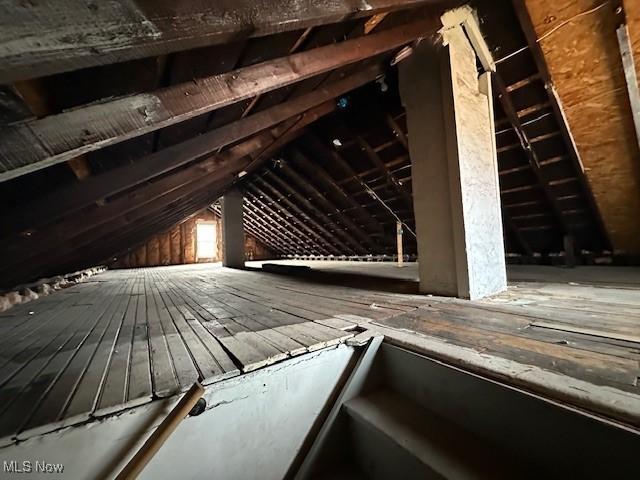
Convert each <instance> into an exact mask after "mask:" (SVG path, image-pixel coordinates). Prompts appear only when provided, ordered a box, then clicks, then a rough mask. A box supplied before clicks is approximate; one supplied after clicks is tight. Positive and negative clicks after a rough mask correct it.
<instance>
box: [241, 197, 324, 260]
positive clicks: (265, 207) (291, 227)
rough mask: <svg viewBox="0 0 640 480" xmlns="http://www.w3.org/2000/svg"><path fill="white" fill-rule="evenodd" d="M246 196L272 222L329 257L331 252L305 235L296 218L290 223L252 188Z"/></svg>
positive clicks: (307, 234)
mask: <svg viewBox="0 0 640 480" xmlns="http://www.w3.org/2000/svg"><path fill="white" fill-rule="evenodd" d="M245 195H246V198H247V199H249V200H250V201H252V202H253V203H254V204H256V205H257V206H258V208H259V209H260V211H261V212H262V213H263V214H265V215H267V214H268V215H269V217H270V218H271V220H273V221H275V222H278V223H280V224H281V225H282V226H283V227H284V228H285V230H286V231H287V232H288V233H289V234H290V235H293V234H296V235H297V236H298V237H299V241H300V243H302V244H304V245H307V246H310V247H312V248H314V249H316V250H317V251H319V252H321V253H322V254H324V255H329V250H327V249H326V247H324V246H323V245H322V244H321V243H318V240H317V239H314V238H312V236H310V235H309V233H305V232H303V231H302V230H301V229H300V228H298V226H297V224H300V223H299V222H296V221H295V217H291V218H294V220H293V221H290V220H289V219H288V218H287V217H285V216H283V215H281V214H280V212H278V210H276V209H275V208H272V207H271V206H270V205H269V204H267V203H266V202H264V201H262V199H260V197H259V196H258V195H255V194H254V193H253V192H252V191H251V188H250V186H249V189H247V190H246V191H245ZM300 225H302V224H300Z"/></svg>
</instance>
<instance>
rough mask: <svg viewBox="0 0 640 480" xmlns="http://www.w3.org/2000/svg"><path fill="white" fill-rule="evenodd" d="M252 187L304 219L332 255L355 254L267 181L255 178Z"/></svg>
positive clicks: (258, 177)
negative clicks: (326, 245)
mask: <svg viewBox="0 0 640 480" xmlns="http://www.w3.org/2000/svg"><path fill="white" fill-rule="evenodd" d="M253 185H254V187H256V188H258V191H259V192H262V193H263V194H264V195H265V196H268V195H269V193H270V194H271V195H272V196H270V197H269V198H271V199H272V200H273V201H274V202H280V203H282V204H284V205H286V206H287V207H288V208H289V209H290V210H291V211H292V212H293V213H294V214H295V215H297V216H299V217H300V218H304V219H306V220H307V221H308V222H309V223H310V224H311V225H312V226H313V227H314V228H315V229H316V231H317V232H319V234H320V235H321V237H322V238H324V240H325V242H327V243H328V244H330V245H332V249H333V250H334V253H337V254H341V255H343V254H347V253H351V254H352V253H355V252H354V251H353V250H352V249H351V247H349V245H347V244H346V243H344V242H342V240H340V239H339V238H338V237H337V236H336V235H333V234H332V233H331V232H330V231H329V230H327V229H326V228H325V226H324V225H322V224H321V223H320V222H319V221H318V220H316V218H314V217H313V216H312V215H310V214H308V213H306V212H304V211H303V210H302V209H301V208H300V207H299V206H298V205H296V204H295V203H293V202H292V201H291V200H289V198H288V197H287V196H285V195H284V194H283V193H282V192H280V191H279V190H278V189H276V188H275V187H273V186H272V185H271V184H270V183H269V182H268V181H267V180H265V178H264V177H262V176H256V177H255V178H254V179H253ZM258 185H260V186H261V187H262V188H260V187H258Z"/></svg>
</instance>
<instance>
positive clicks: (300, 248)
mask: <svg viewBox="0 0 640 480" xmlns="http://www.w3.org/2000/svg"><path fill="white" fill-rule="evenodd" d="M138 3H139V4H146V3H149V6H150V5H151V3H152V2H138ZM177 3H178V4H179V6H180V8H182V6H183V4H184V10H181V9H180V8H178V7H176V10H175V11H173V13H172V14H173V15H174V16H176V15H177V16H178V17H180V15H185V16H186V15H189V14H191V13H193V12H190V11H189V8H188V5H192V4H191V3H190V2H177ZM221 3H225V2H221ZM249 3H250V2H249ZM249 3H247V2H239V3H238V5H235V6H234V8H236V9H238V11H246V12H249V11H250V10H251V9H250V8H249ZM267 3H268V2H267ZM297 3H299V2H297ZM302 3H304V4H305V5H303V6H301V7H300V10H299V11H298V13H297V15H298V16H297V17H296V18H297V19H298V21H297V23H296V22H292V23H289V24H287V22H286V19H285V18H283V19H276V18H275V17H276V12H268V10H264V11H265V12H268V13H266V14H265V15H263V16H262V17H261V18H260V19H259V21H258V20H256V19H252V20H251V21H254V22H257V23H256V24H254V29H253V30H250V29H247V28H246V24H245V23H242V22H241V21H240V20H238V19H235V20H234V19H233V18H230V19H228V22H229V23H228V24H227V23H224V22H222V20H221V22H222V23H221V24H215V25H208V27H207V28H209V29H210V30H211V31H207V32H205V31H204V30H202V31H200V30H198V28H200V26H198V28H195V27H194V28H187V27H186V26H185V25H183V24H181V23H179V22H178V23H176V24H173V25H168V24H163V23H159V24H158V25H161V27H162V28H165V29H167V31H166V32H164V34H163V35H164V37H162V38H164V39H165V40H166V41H157V42H156V41H154V40H149V38H150V37H148V36H145V35H142V34H140V36H135V35H133V36H132V37H131V38H129V42H128V43H127V44H126V45H122V46H120V47H119V48H116V46H114V45H111V44H110V43H109V41H108V39H97V40H96V42H98V43H99V45H93V46H91V45H84V46H83V48H80V47H78V48H73V47H69V49H68V50H66V51H65V52H64V53H62V54H60V53H59V52H58V55H60V56H61V57H62V59H61V60H60V61H57V60H55V59H54V58H53V56H54V53H50V54H48V53H47V54H45V53H42V52H44V51H45V50H46V48H45V47H44V46H43V47H42V49H41V50H42V52H41V53H39V54H38V53H37V51H36V50H37V49H32V50H30V51H29V52H30V53H23V54H20V55H18V54H16V55H13V56H12V55H9V54H8V55H7V59H6V60H7V62H8V63H6V65H5V66H3V67H2V69H3V72H2V76H1V77H0V81H1V82H2V83H3V85H2V86H1V87H0V88H1V89H2V90H0V94H1V95H0V100H1V101H0V107H1V108H0V122H2V130H1V131H0V142H1V144H2V147H1V148H2V152H1V154H0V180H1V181H2V183H0V203H1V205H2V207H1V208H2V211H1V212H0V215H1V216H2V224H3V235H2V238H1V239H0V248H1V253H0V287H3V288H8V287H10V286H14V285H17V284H20V283H24V282H28V281H31V280H34V279H36V278H39V277H43V276H50V275H55V274H59V273H64V272H70V271H74V270H78V269H81V268H84V267H89V266H93V265H96V264H104V263H109V262H111V261H113V259H114V258H117V257H118V256H120V255H123V254H125V253H126V252H129V251H131V250H132V249H134V248H136V246H138V245H140V244H142V243H144V242H145V241H146V240H147V239H148V238H149V237H150V236H152V235H155V234H158V233H160V232H164V231H167V230H169V229H171V228H172V227H174V226H175V225H177V224H179V223H181V222H183V221H184V220H185V219H187V218H189V217H191V216H193V215H194V214H196V213H197V212H200V211H202V210H203V209H207V208H210V209H212V210H213V211H218V209H219V207H218V206H217V204H216V203H215V202H216V200H217V199H218V198H219V197H220V196H221V195H222V194H223V193H224V192H225V191H227V190H228V189H230V188H231V187H234V186H240V187H241V188H242V189H243V190H244V192H245V205H244V213H245V220H244V222H245V229H246V230H247V231H248V232H249V233H250V234H252V235H253V236H254V237H255V238H256V239H258V240H259V241H261V242H262V243H263V244H264V245H265V246H266V247H268V248H269V249H270V250H271V251H273V252H275V253H277V254H279V255H282V256H287V255H321V256H331V255H333V256H367V255H388V256H393V255H394V254H395V252H396V232H397V224H398V223H400V225H401V226H402V229H403V231H404V253H405V254H408V255H412V256H413V255H415V254H416V250H417V249H416V242H415V219H414V213H413V201H412V192H414V191H417V190H418V189H419V188H420V185H413V184H412V176H411V161H410V158H409V151H408V143H409V142H410V141H411V138H410V133H409V132H408V131H407V126H406V118H405V112H404V108H403V106H402V102H401V100H400V96H399V92H398V79H397V75H398V74H397V66H396V65H395V63H396V62H398V61H401V60H402V58H403V56H404V55H406V54H409V53H410V48H411V46H412V45H413V44H414V43H415V42H417V41H429V42H432V41H438V40H437V37H438V35H437V30H438V28H439V25H440V24H439V16H440V14H441V13H442V12H443V11H444V9H445V8H449V7H452V6H457V5H458V4H460V3H461V2H436V1H427V0H423V1H418V0H416V1H412V2H396V1H390V0H388V1H374V2H369V3H370V4H371V5H370V7H371V10H369V11H355V12H354V11H353V10H349V9H347V10H344V8H346V7H342V8H343V9H342V10H341V9H340V8H341V7H340V5H344V4H345V3H349V2H302ZM314 3H319V4H324V3H326V4H327V5H324V6H323V7H324V9H323V8H321V5H315V6H314V5H312V4H314ZM515 3H518V2H515ZM245 4H246V5H245ZM307 4H308V5H307ZM474 6H476V7H477V9H478V15H479V19H480V24H481V28H482V31H483V34H484V36H485V39H486V41H487V43H488V45H489V47H490V49H491V53H492V55H493V56H494V59H502V58H504V57H507V58H504V60H503V61H499V62H498V63H497V72H496V75H495V76H494V77H493V90H494V110H495V125H496V132H495V136H496V146H497V152H498V171H499V178H500V189H501V200H502V212H503V222H504V227H505V234H506V235H505V237H506V246H507V252H508V253H510V254H517V255H521V256H526V257H531V256H533V255H537V254H540V255H549V254H554V253H558V252H560V251H562V250H563V248H564V246H565V244H564V242H565V239H566V238H567V237H570V238H572V239H573V240H574V241H575V243H576V246H577V249H578V250H579V251H580V250H584V251H585V252H602V251H605V250H608V249H610V248H611V245H610V244H609V240H608V235H607V232H606V231H605V230H604V228H603V224H602V221H601V219H600V216H599V213H598V209H597V207H596V204H595V203H594V200H593V197H592V194H591V191H590V189H589V185H588V183H587V182H586V180H585V177H584V174H583V172H582V169H581V168H580V163H579V157H578V155H577V153H576V151H575V149H574V146H573V144H572V142H571V138H570V135H569V132H568V130H567V126H566V124H565V122H564V120H563V118H562V114H561V110H560V108H559V106H558V103H557V100H556V98H555V97H554V96H553V94H552V92H550V90H549V89H548V88H545V85H547V83H548V82H549V78H548V73H547V71H546V68H545V66H544V59H543V58H542V56H541V54H540V52H539V47H538V45H537V44H536V43H535V41H534V42H533V43H531V41H530V40H528V38H527V36H526V35H525V32H524V31H523V26H522V25H523V24H522V22H526V21H527V19H526V18H523V16H522V12H518V10H517V9H514V8H513V6H512V4H511V2H510V1H506V0H505V1H500V2H484V1H478V2H475V4H474ZM154 7H155V5H154ZM24 8H25V9H28V8H33V9H37V8H41V9H45V8H48V7H43V6H31V7H24ZM109 8H110V7H108V6H104V7H102V6H101V7H98V11H97V12H94V13H92V14H91V15H92V16H90V17H87V16H88V15H89V13H87V12H78V14H77V15H78V16H79V18H81V19H84V20H83V21H85V20H86V18H91V19H92V20H91V21H92V22H93V23H91V24H90V25H93V27H94V28H99V27H100V25H101V23H100V22H106V21H108V18H109V15H111V14H113V12H111V11H110V10H109ZM156 8H157V11H156V10H154V12H155V13H153V15H157V16H158V18H160V17H162V11H163V9H165V8H169V7H167V6H165V5H164V3H163V4H162V5H158V6H157V7H156ZM192 8H196V7H194V6H193V5H192ZM210 8H211V9H215V8H221V9H223V6H222V5H220V6H212V7H210ZM243 9H244V10H243ZM300 12H303V13H302V14H301V13H300ZM10 13H11V15H14V16H15V15H16V13H15V12H14V11H12V12H10ZM54 13H55V12H54ZM130 13H131V12H130ZM138 13H140V12H138ZM278 13H280V12H278ZM248 14H249V13H247V15H248ZM272 14H273V18H272ZM52 15H53V16H52V19H51V20H50V21H51V22H53V23H55V22H57V21H59V19H60V17H59V16H56V15H54V14H53V13H52ZM132 15H133V13H132ZM3 18H5V17H3ZM181 18H182V17H181ZM185 18H186V17H185ZM132 22H133V20H132ZM234 22H235V23H234ZM133 23H135V22H133ZM86 25H89V24H86ZM36 27H37V26H35V25H31V24H29V23H27V24H25V25H24V26H23V27H22V28H23V35H24V36H25V38H28V31H29V29H37V28H36ZM64 28H65V27H64V25H61V24H56V32H62V31H64ZM123 28H124V27H123ZM202 28H204V27H202ZM527 28H530V26H527V25H525V26H524V30H526V29H527ZM180 29H184V31H180ZM12 31H13V30H11V29H9V30H8V34H10V33H11V32H12ZM169 31H171V34H169ZM205 33H206V35H208V36H207V38H206V39H204V38H203V36H205ZM8 34H6V35H8ZM180 34H183V36H181V35H180ZM171 35H173V36H171ZM7 38H8V37H5V36H3V37H2V38H0V43H2V42H5V43H6V42H7ZM83 38H84V37H83ZM100 42H101V43H100ZM92 48H93V49H94V55H86V49H89V50H90V49H92ZM516 51H519V52H520V53H518V54H516V55H513V56H509V54H510V53H512V52H516Z"/></svg>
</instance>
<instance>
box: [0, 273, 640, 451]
mask: <svg viewBox="0 0 640 480" xmlns="http://www.w3.org/2000/svg"><path fill="white" fill-rule="evenodd" d="M331 263H334V262H331ZM311 265H314V264H313V263H311ZM332 268H333V269H334V270H335V269H336V266H335V265H333V266H332ZM354 268H355V270H354ZM375 268H376V269H377V270H379V271H380V272H381V273H380V272H378V278H377V280H375V281H374V282H371V281H369V280H364V279H359V278H357V276H356V277H355V280H354V275H353V273H354V271H355V272H357V270H358V269H357V268H356V267H354V266H353V265H351V266H349V269H350V270H351V272H350V273H349V277H348V278H347V279H346V280H347V281H343V280H344V279H343V278H341V277H339V276H338V277H336V276H335V275H333V274H332V275H330V276H327V275H320V276H319V277H318V276H315V275H314V274H313V272H312V273H311V274H303V275H281V274H272V273H265V272H262V271H251V270H247V271H238V270H229V269H224V268H221V267H220V266H218V265H206V264H205V265H189V266H172V267H159V268H149V269H132V270H115V271H107V272H104V273H102V274H99V275H97V276H95V277H92V278H91V280H90V281H87V282H85V283H82V284H78V285H76V286H74V287H71V288H69V289H66V290H62V291H60V292H57V293H55V294H53V295H50V296H48V297H45V298H43V299H40V300H37V301H35V302H31V303H28V304H25V305H21V306H18V307H15V308H13V309H11V310H9V311H7V312H4V313H3V314H0V352H1V353H0V438H3V439H4V442H7V441H11V439H16V438H17V439H21V438H27V437H29V436H32V435H34V434H37V433H41V432H45V431H50V430H52V429H55V428H59V427H61V426H65V425H71V424H74V423H78V422H82V421H85V420H87V419H90V418H91V417H99V416H101V415H105V414H109V413H112V412H117V411H119V410H122V409H124V408H127V407H131V406H135V405H139V404H142V403H146V402H149V401H152V399H153V398H160V397H166V396H169V395H173V394H175V393H177V392H179V391H184V390H185V389H187V388H188V387H189V386H190V385H191V383H192V382H193V381H195V380H196V379H198V378H199V379H201V380H202V381H203V382H204V383H205V384H211V383H214V382H217V381H220V380H222V379H225V378H229V377H231V376H234V375H239V374H240V373H241V372H248V371H251V370H254V369H257V368H260V367H263V366H265V365H269V364H271V363H274V362H277V361H281V360H284V359H286V358H288V357H291V356H295V355H299V354H303V353H305V352H309V351H313V350H317V349H321V348H324V347H327V346H331V345H335V344H337V343H340V342H343V341H346V340H347V339H348V338H350V337H352V336H354V332H353V331H351V329H353V327H355V326H356V325H359V326H360V327H366V326H367V325H370V324H372V325H379V326H383V327H385V328H387V329H390V330H392V329H395V330H397V331H402V332H415V334H416V335H428V336H431V337H438V338H440V339H442V340H443V341H446V342H448V343H450V344H452V345H458V346H461V347H469V348H473V349H476V350H478V351H482V352H490V353H492V354H495V355H498V356H501V357H503V358H507V359H510V360H514V361H517V362H519V363H522V364H525V365H535V366H537V367H540V368H543V369H545V370H548V371H552V372H557V373H560V374H563V375H568V376H570V377H573V378H577V379H581V380H584V381H587V382H589V383H591V384H593V385H604V386H607V387H614V388H616V389H619V390H622V391H624V392H629V393H632V394H636V395H637V394H638V393H640V389H639V388H638V377H639V376H640V369H639V361H640V338H639V335H640V290H639V286H638V285H637V284H633V283H617V284H615V285H614V286H611V285H607V284H597V285H595V284H594V285H575V284H573V282H564V283H555V284H554V283H540V282H527V281H522V282H514V283H513V284H512V285H511V287H510V289H509V291H508V292H505V293H504V294H501V295H498V296H495V297H493V298H491V299H488V300H483V301H478V302H465V301H461V300H455V299H446V298H439V297H428V296H419V295H412V294H406V293H394V291H395V290H394V288H391V287H393V284H397V283H398V281H400V280H401V279H400V278H399V274H398V272H397V270H392V271H391V274H390V277H391V278H387V279H386V280H385V278H384V270H385V269H388V268H390V269H393V268H394V267H393V266H392V265H389V266H377V267H375ZM388 287H389V288H388ZM637 398H638V400H639V401H640V396H638V397H637Z"/></svg>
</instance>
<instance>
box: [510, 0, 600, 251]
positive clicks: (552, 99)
mask: <svg viewBox="0 0 640 480" xmlns="http://www.w3.org/2000/svg"><path fill="white" fill-rule="evenodd" d="M511 2H512V5H513V9H514V11H515V13H516V16H517V17H518V21H519V23H520V27H521V28H522V32H523V33H524V36H525V38H526V40H527V46H528V47H529V51H530V52H531V55H532V57H533V60H534V62H535V64H536V68H537V70H538V75H539V78H541V79H542V81H543V82H544V84H545V87H546V92H547V95H548V98H549V105H550V106H551V109H552V111H553V113H554V115H555V118H556V119H557V120H558V124H559V126H560V132H561V133H562V138H563V140H564V144H565V146H566V148H567V151H568V152H569V158H570V160H571V163H572V164H573V167H574V170H575V172H576V174H577V176H578V180H579V182H580V186H581V190H582V192H583V193H584V197H585V198H586V199H587V201H588V203H589V207H590V210H591V212H592V214H593V216H594V218H595V219H596V224H597V226H598V230H599V232H600V235H601V236H602V239H603V240H604V244H605V246H606V247H608V248H611V246H612V244H611V239H610V237H609V233H608V231H607V229H606V227H605V225H604V221H603V220H602V215H601V214H600V210H599V208H598V206H597V204H596V201H595V199H594V197H593V192H592V191H591V187H590V186H589V183H588V181H587V178H586V176H585V174H584V170H583V167H582V161H581V160H580V155H579V153H578V149H577V147H576V145H575V142H574V140H573V136H572V135H571V132H570V131H569V127H568V124H567V120H566V118H565V115H564V112H563V110H562V108H561V107H560V104H559V101H558V97H557V94H556V91H555V87H554V86H553V83H552V81H551V74H550V73H549V69H548V67H547V62H546V60H545V59H544V54H543V53H542V49H541V47H540V44H539V43H538V37H537V35H536V32H535V29H534V27H533V24H532V22H531V17H530V16H529V12H528V11H527V7H526V5H525V4H524V1H523V0H511Z"/></svg>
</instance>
